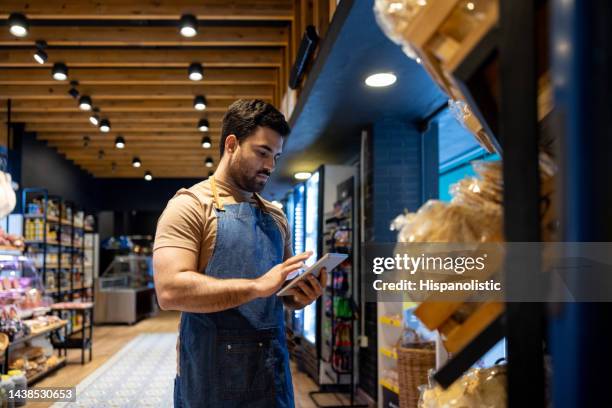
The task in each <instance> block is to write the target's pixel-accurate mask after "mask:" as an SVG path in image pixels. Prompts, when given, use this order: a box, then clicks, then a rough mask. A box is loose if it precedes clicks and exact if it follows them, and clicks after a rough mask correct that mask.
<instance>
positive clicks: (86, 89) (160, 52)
mask: <svg viewBox="0 0 612 408" xmlns="http://www.w3.org/2000/svg"><path fill="white" fill-rule="evenodd" d="M295 4H300V1H298V0H200V1H197V2H196V1H193V0H155V1H151V0H131V1H125V0H110V1H107V0H101V1H100V0H71V1H68V0H62V1H54V0H46V1H43V0H32V1H28V2H24V1H21V0H3V1H2V2H0V24H1V25H0V112H2V113H1V114H6V112H7V110H8V108H7V105H8V103H7V101H8V100H10V101H11V121H12V122H14V123H24V124H25V128H26V130H27V131H31V132H36V135H37V138H38V139H40V140H44V141H46V142H47V144H48V145H49V146H51V147H54V148H56V149H57V150H58V151H59V152H60V153H62V154H63V155H65V156H66V157H67V158H68V159H69V160H72V161H73V162H74V163H75V164H76V165H78V166H80V167H81V168H82V169H84V170H86V171H88V172H89V173H91V174H92V175H94V176H95V177H113V178H114V177H142V176H143V174H144V172H145V171H146V170H150V171H151V172H152V173H153V176H154V177H206V176H207V175H208V174H209V172H210V171H211V170H214V167H213V168H208V167H205V166H204V160H205V159H206V158H207V157H211V158H213V160H214V164H215V166H216V164H217V162H218V155H219V154H218V151H219V135H220V131H221V130H220V128H221V120H222V117H223V113H224V112H225V110H226V108H227V106H228V105H229V104H230V103H231V102H233V101H234V100H235V99H238V98H261V99H264V100H267V101H269V102H272V103H274V104H276V105H277V106H278V105H279V104H280V101H281V97H282V95H283V93H284V92H285V90H286V84H287V77H288V71H289V62H290V60H291V57H292V55H294V53H295V44H296V42H297V41H296V35H299V34H300V33H299V32H298V30H296V28H295V27H294V26H293V23H294V15H295V10H294V6H295ZM13 12H19V13H23V14H25V15H26V16H27V18H28V21H29V23H30V29H29V33H28V36H27V37H25V38H17V37H14V36H13V35H11V34H10V33H9V30H8V26H7V23H6V21H7V18H8V16H9V15H10V14H11V13H13ZM183 14H193V15H195V16H196V17H197V18H198V21H199V28H198V34H197V35H196V36H195V37H192V38H185V37H182V36H181V35H180V33H179V31H178V20H179V18H180V16H181V15H183ZM37 40H45V41H46V42H47V44H48V48H47V49H46V52H47V54H48V56H49V59H48V61H47V63H46V64H44V65H39V64H38V63H36V62H35V61H34V59H33V54H34V52H35V51H36V47H35V42H36V41H37ZM195 61H197V62H201V63H202V65H203V68H204V79H203V80H202V81H199V82H194V81H191V80H189V79H188V76H187V68H188V66H189V64H190V63H192V62H195ZM55 62H63V63H65V64H66V65H67V66H68V69H69V72H68V80H67V81H63V82H58V81H55V80H53V78H52V77H51V67H52V66H53V64H54V63H55ZM72 80H75V81H78V83H79V84H78V87H77V89H78V90H79V92H80V94H81V95H89V96H90V97H91V98H92V99H93V103H94V106H96V107H97V108H99V109H100V113H99V115H100V117H103V118H108V119H109V120H110V122H111V132H109V133H101V132H100V131H99V129H98V128H97V127H95V126H93V125H91V124H90V123H89V120H88V117H89V115H90V114H89V112H83V111H81V110H79V108H78V106H77V101H76V100H74V99H73V98H72V97H71V96H70V95H69V94H68V90H69V89H70V81H72ZM195 95H205V96H206V99H207V108H206V110H205V111H204V112H199V111H196V110H195V109H194V108H193V98H194V96H195ZM201 118H207V119H208V120H209V122H210V130H209V131H208V132H206V133H202V132H200V131H198V129H197V127H196V125H197V122H198V120H199V119H201ZM118 135H121V136H123V137H124V138H125V139H126V142H127V143H126V147H125V149H116V148H115V147H114V140H115V137H117V136H118ZM203 136H209V137H210V138H211V139H212V142H213V147H212V148H211V149H203V148H202V147H201V139H202V137H203ZM85 138H86V139H87V142H85ZM101 151H103V154H101ZM134 156H138V157H139V158H140V159H141V160H142V164H143V165H142V167H141V168H133V167H132V165H131V162H132V158H133V157H134Z"/></svg>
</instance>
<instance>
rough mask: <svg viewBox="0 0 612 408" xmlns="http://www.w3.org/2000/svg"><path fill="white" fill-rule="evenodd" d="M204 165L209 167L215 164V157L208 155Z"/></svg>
mask: <svg viewBox="0 0 612 408" xmlns="http://www.w3.org/2000/svg"><path fill="white" fill-rule="evenodd" d="M204 165H205V166H206V167H208V168H210V167H212V166H213V159H212V158H210V157H207V158H206V160H204Z"/></svg>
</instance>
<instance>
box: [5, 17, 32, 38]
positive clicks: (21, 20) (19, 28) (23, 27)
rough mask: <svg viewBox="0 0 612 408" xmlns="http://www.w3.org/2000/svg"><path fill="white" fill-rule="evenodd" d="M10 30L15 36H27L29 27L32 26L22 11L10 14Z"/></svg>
mask: <svg viewBox="0 0 612 408" xmlns="http://www.w3.org/2000/svg"><path fill="white" fill-rule="evenodd" d="M8 23H9V31H10V32H11V34H13V35H14V36H15V37H25V36H26V35H28V29H29V28H30V24H29V23H28V19H27V18H26V16H24V15H23V14H21V13H13V14H11V15H10V16H9V19H8Z"/></svg>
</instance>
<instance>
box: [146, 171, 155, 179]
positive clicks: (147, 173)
mask: <svg viewBox="0 0 612 408" xmlns="http://www.w3.org/2000/svg"><path fill="white" fill-rule="evenodd" d="M144 179H145V180H147V181H151V180H153V174H151V172H150V171H145V175H144Z"/></svg>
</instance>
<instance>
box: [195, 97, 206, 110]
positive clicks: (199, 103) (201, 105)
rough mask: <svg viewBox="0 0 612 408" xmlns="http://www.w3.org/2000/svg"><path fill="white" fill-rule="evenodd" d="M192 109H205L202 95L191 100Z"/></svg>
mask: <svg viewBox="0 0 612 408" xmlns="http://www.w3.org/2000/svg"><path fill="white" fill-rule="evenodd" d="M193 108H194V109H195V110H199V111H203V110H204V109H206V98H205V97H204V95H198V96H196V97H195V98H194V99H193Z"/></svg>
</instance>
